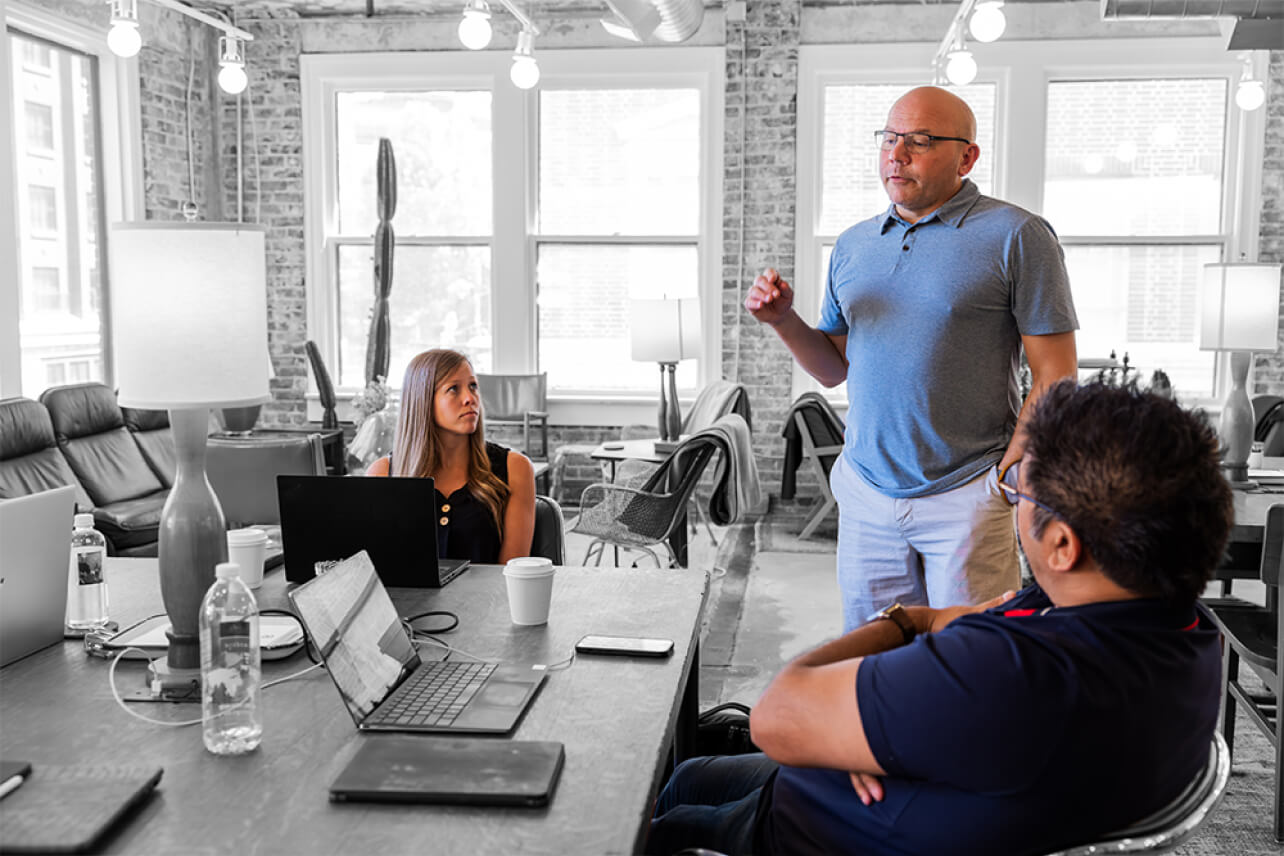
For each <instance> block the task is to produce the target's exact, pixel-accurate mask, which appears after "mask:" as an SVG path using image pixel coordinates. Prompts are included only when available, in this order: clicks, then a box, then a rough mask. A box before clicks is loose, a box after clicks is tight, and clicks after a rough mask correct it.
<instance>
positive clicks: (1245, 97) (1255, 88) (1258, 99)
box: [1235, 53, 1266, 113]
mask: <svg viewBox="0 0 1284 856" xmlns="http://www.w3.org/2000/svg"><path fill="white" fill-rule="evenodd" d="M1240 60H1241V61H1242V62H1243V63H1244V73H1243V74H1242V75H1240V78H1239V86H1237V87H1235V106H1237V107H1239V109H1241V110H1243V111H1244V112H1245V113H1249V112H1252V111H1253V110H1256V109H1257V108H1258V107H1261V106H1262V105H1263V104H1265V103H1266V84H1265V83H1264V82H1262V81H1260V80H1254V79H1253V60H1252V58H1251V57H1250V56H1249V54H1247V53H1245V54H1241V55H1240Z"/></svg>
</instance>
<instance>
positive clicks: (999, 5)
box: [968, 0, 1008, 42]
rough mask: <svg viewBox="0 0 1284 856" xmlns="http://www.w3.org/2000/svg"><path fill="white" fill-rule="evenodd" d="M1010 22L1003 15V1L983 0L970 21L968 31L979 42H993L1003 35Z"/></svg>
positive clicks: (977, 5) (978, 4)
mask: <svg viewBox="0 0 1284 856" xmlns="http://www.w3.org/2000/svg"><path fill="white" fill-rule="evenodd" d="M1007 25H1008V20H1007V18H1006V17H1005V16H1004V14H1003V0H981V2H980V3H977V4H976V9H975V10H973V12H972V18H971V20H970V21H968V30H969V31H970V32H971V33H972V38H974V39H976V40H977V41H978V42H992V41H994V40H996V39H997V38H998V37H999V36H1001V35H1003V31H1004V29H1006V28H1007Z"/></svg>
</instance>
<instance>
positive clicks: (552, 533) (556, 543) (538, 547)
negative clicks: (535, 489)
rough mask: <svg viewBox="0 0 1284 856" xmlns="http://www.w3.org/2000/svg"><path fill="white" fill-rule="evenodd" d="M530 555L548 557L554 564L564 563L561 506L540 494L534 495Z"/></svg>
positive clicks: (564, 524) (564, 551) (564, 546)
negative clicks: (532, 534)
mask: <svg viewBox="0 0 1284 856" xmlns="http://www.w3.org/2000/svg"><path fill="white" fill-rule="evenodd" d="M531 555H532V556H543V557H544V558H545V559H550V560H551V561H552V562H553V564H554V565H565V564H566V522H565V521H564V520H563V519H562V507H561V506H560V505H558V504H557V502H556V501H555V500H553V499H551V498H549V497H547V496H543V495H542V494H536V495H535V534H534V536H533V537H532V538H531Z"/></svg>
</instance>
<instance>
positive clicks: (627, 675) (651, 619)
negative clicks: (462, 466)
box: [0, 559, 708, 856]
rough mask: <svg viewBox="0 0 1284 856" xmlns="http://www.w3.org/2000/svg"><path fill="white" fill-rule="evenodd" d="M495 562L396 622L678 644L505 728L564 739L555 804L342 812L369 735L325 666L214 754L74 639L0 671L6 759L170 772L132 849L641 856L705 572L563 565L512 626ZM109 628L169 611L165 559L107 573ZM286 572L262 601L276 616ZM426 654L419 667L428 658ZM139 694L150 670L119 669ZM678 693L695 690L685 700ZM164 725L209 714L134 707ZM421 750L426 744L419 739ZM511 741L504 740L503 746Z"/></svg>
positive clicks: (689, 658) (418, 597) (490, 648)
mask: <svg viewBox="0 0 1284 856" xmlns="http://www.w3.org/2000/svg"><path fill="white" fill-rule="evenodd" d="M500 571H501V569H500V568H498V567H494V566H474V567H472V568H470V569H469V570H468V571H467V572H465V573H464V574H463V575H462V576H461V577H459V578H458V579H456V580H455V581H454V582H452V583H450V584H449V585H448V586H446V587H445V588H444V589H440V590H417V589H392V590H391V591H392V595H393V600H394V601H395V602H396V603H397V606H398V609H399V611H401V612H402V614H403V615H408V614H413V613H416V612H420V611H423V610H427V609H448V610H451V611H453V612H455V613H457V614H458V615H459V617H460V626H459V628H458V629H457V630H455V631H453V632H451V633H448V634H445V635H444V636H443V637H442V638H444V639H446V640H447V641H449V642H450V643H451V644H453V645H456V646H458V647H459V648H461V649H463V650H464V651H467V652H468V653H470V654H474V655H477V656H479V657H482V658H484V659H488V660H502V661H505V662H512V663H529V664H535V663H555V662H557V661H559V660H562V659H563V658H565V657H567V656H568V655H569V654H570V653H571V651H572V649H573V647H574V644H575V642H576V641H577V640H578V639H579V638H580V637H581V636H583V635H585V634H588V633H608V634H616V635H638V636H642V635H645V636H660V637H665V638H671V639H673V641H674V643H675V650H674V654H673V656H672V657H671V658H669V659H667V660H644V659H626V658H620V657H589V656H580V657H578V658H577V659H576V660H575V662H574V663H573V664H572V665H571V666H570V668H568V669H566V670H564V671H554V672H550V673H549V677H548V680H547V682H546V683H545V685H544V687H543V689H542V690H541V691H540V693H539V695H538V696H536V698H535V700H534V703H533V704H532V706H531V707H530V709H529V710H528V711H527V713H526V715H525V717H524V719H523V720H522V722H521V723H520V724H519V726H518V728H517V731H516V732H515V733H514V734H513V735H512V737H513V738H514V739H524V740H556V741H560V742H562V743H564V744H565V747H566V765H565V768H564V769H563V771H562V775H561V780H560V782H559V784H558V786H557V790H556V791H555V793H554V795H553V799H552V801H551V802H550V804H549V805H548V806H547V807H545V808H537V809H527V808H505V809H496V808H472V807H454V806H451V807H446V806H394V805H372V804H332V803H330V802H329V801H328V787H329V785H330V782H331V781H332V780H333V779H334V778H335V777H336V776H337V775H338V774H339V771H340V770H342V769H343V767H344V765H345V764H347V762H348V760H349V759H350V758H351V757H352V755H353V754H354V753H355V752H356V749H357V747H358V745H359V744H360V742H361V741H363V740H369V739H377V736H375V737H371V736H366V735H359V734H358V732H357V730H356V727H355V725H354V724H353V722H352V720H351V718H350V717H349V715H348V712H347V710H346V708H344V706H343V704H342V702H341V701H340V698H339V694H338V692H337V690H336V689H335V688H334V686H333V684H332V683H331V682H330V679H329V676H328V675H326V674H325V673H324V672H323V671H321V670H315V671H312V672H310V673H308V674H307V675H305V676H303V677H301V678H298V679H296V680H293V681H289V682H287V683H284V684H282V685H280V686H276V687H272V688H269V689H267V690H265V691H264V694H263V707H264V716H263V721H264V738H263V744H262V746H261V747H260V748H259V749H258V751H256V752H254V753H252V754H250V755H247V756H242V757H236V758H221V757H216V756H214V755H211V754H209V753H208V752H206V751H205V749H204V747H203V745H202V743H201V732H200V726H199V725H198V726H192V727H187V728H167V727H162V726H157V725H152V724H148V723H144V722H140V721H138V720H136V719H134V718H132V717H130V716H128V715H127V714H125V713H124V712H123V711H121V710H120V709H119V707H118V706H117V705H116V704H115V702H114V701H113V700H112V697H111V691H110V689H109V687H108V666H109V662H108V661H106V660H102V659H97V658H92V657H89V656H87V655H86V654H85V653H84V651H83V648H82V646H81V644H80V643H79V642H72V641H68V642H66V643H64V644H62V645H56V646H54V647H52V648H47V649H45V650H44V651H41V652H38V653H36V654H33V655H32V656H30V657H27V658H25V659H23V660H20V661H18V662H16V663H13V664H11V665H9V666H8V667H6V668H4V669H0V757H4V758H6V759H25V760H29V761H31V762H32V764H33V765H34V766H35V768H37V770H38V768H39V766H40V765H41V764H42V763H49V764H73V763H78V764H92V763H95V762H97V763H136V764H157V765H160V766H162V767H164V769H165V774H164V777H163V778H162V780H161V784H160V788H159V791H158V794H157V796H156V798H154V799H152V800H151V801H150V802H149V803H148V804H147V805H146V806H145V807H143V809H142V810H141V811H140V812H139V813H138V815H136V816H134V817H133V818H132V819H131V820H130V821H129V822H128V824H127V825H125V826H124V827H123V828H121V829H120V830H118V831H117V832H116V834H114V835H113V836H112V837H111V839H110V840H109V843H108V845H107V851H106V852H127V853H167V854H168V853H185V854H186V853H247V854H248V853H272V854H281V853H345V854H346V853H370V854H378V856H384V854H399V853H411V852H414V853H421V854H439V853H510V852H521V853H557V854H564V853H594V854H598V853H602V854H606V853H637V852H641V848H642V846H643V843H644V840H645V830H646V820H647V818H648V817H649V816H650V812H651V808H652V805H653V802H654V799H655V796H656V793H657V789H658V785H659V778H660V776H661V775H662V774H663V772H664V769H665V766H666V763H667V761H668V760H669V758H670V752H671V747H672V745H673V743H674V740H675V736H676V737H677V738H678V739H679V740H681V739H682V735H676V734H675V733H676V731H677V729H678V721H679V713H680V712H681V713H683V715H685V716H690V715H691V714H692V713H693V711H694V698H695V696H694V691H695V678H694V676H695V675H696V674H697V672H698V665H699V664H698V658H699V649H698V639H699V627H700V619H701V613H702V612H703V608H704V602H705V598H706V595H707V589H708V576H707V574H705V573H702V572H698V571H691V570H679V571H673V570H662V571H661V570H649V569H623V568H621V569H616V568H601V569H596V568H575V567H567V568H559V569H558V571H557V574H556V577H555V581H554V587H553V600H552V609H551V619H550V621H549V623H548V624H547V625H545V626H541V627H517V626H514V625H513V624H512V623H511V622H510V620H509V615H508V603H507V599H506V594H505V591H504V583H503V577H502V576H501V573H500ZM107 580H108V586H109V593H110V600H111V612H112V617H113V618H115V619H117V620H118V621H120V623H121V625H122V626H127V625H128V624H130V623H132V622H133V621H136V620H139V619H141V618H143V617H145V616H147V615H150V614H153V613H155V612H159V611H161V607H160V596H159V588H158V584H157V580H156V565H155V560H146V559H143V560H138V559H132V560H129V559H127V560H120V559H113V560H110V561H109V563H108V569H107ZM284 591H285V581H284V577H283V575H282V573H281V571H279V570H277V571H273V572H271V573H269V574H268V576H267V579H266V580H265V582H264V586H263V588H262V589H261V590H260V605H261V606H262V607H263V608H267V607H269V606H283V605H284V603H285V598H284ZM433 650H434V649H432V648H431V647H430V646H429V647H426V648H425V649H423V651H424V655H425V658H433V655H432V654H431V653H430V652H431V651H433ZM308 664H309V663H308V660H307V658H306V657H305V656H304V655H303V654H301V653H300V654H297V655H295V656H293V657H291V658H289V659H285V660H280V661H275V662H268V663H265V664H264V680H265V681H267V680H272V679H274V678H277V677H282V676H284V675H288V674H291V673H293V672H297V671H299V670H300V669H303V668H305V667H306V666H307V665H308ZM116 677H117V683H118V685H119V686H120V687H121V688H122V690H125V689H132V688H134V687H136V686H138V685H139V684H140V683H141V682H142V680H143V664H142V663H141V662H137V661H124V662H122V663H121V666H120V668H118V670H117V675H116ZM684 693H686V695H685V696H684ZM134 709H137V710H139V711H140V712H142V713H144V714H145V715H148V716H151V717H155V718H163V719H169V720H174V721H178V720H182V719H188V718H199V715H200V712H199V710H200V709H199V706H197V705H169V704H141V705H134ZM424 739H433V738H432V737H431V736H425V737H424ZM496 739H507V738H496Z"/></svg>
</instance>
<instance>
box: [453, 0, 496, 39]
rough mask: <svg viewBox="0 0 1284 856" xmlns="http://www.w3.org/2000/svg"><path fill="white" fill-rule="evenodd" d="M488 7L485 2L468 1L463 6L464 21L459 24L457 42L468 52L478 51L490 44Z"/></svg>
mask: <svg viewBox="0 0 1284 856" xmlns="http://www.w3.org/2000/svg"><path fill="white" fill-rule="evenodd" d="M490 37H491V28H490V6H488V5H487V4H486V0H468V2H467V3H466V4H465V5H464V19H463V20H462V21H460V22H459V41H460V43H461V44H463V46H464V47H466V48H468V49H469V50H470V51H479V50H482V49H483V48H485V47H486V46H487V45H489V44H490Z"/></svg>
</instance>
